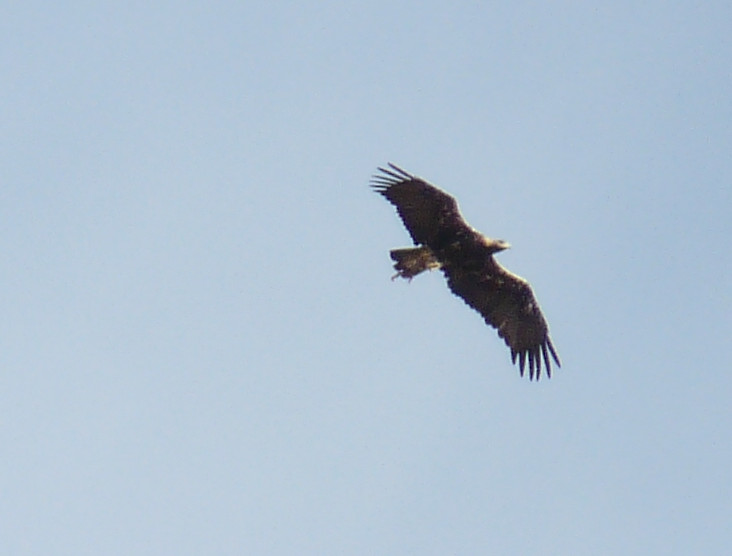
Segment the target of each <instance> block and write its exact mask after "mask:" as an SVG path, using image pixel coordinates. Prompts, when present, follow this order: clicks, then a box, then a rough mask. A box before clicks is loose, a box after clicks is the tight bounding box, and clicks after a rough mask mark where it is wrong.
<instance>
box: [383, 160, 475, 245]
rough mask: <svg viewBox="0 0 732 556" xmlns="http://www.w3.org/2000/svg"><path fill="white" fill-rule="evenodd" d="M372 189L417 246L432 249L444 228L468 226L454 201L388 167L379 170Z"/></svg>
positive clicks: (404, 173) (438, 191) (443, 193)
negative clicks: (400, 220)
mask: <svg viewBox="0 0 732 556" xmlns="http://www.w3.org/2000/svg"><path fill="white" fill-rule="evenodd" d="M379 171H380V172H381V173H380V174H376V175H375V176H374V177H373V178H372V179H371V186H372V187H373V188H374V189H375V190H376V191H377V192H379V193H381V194H382V195H383V196H384V197H385V198H386V199H387V200H388V201H389V202H390V203H391V204H392V205H394V206H395V207H396V209H397V212H398V213H399V216H400V217H401V219H402V222H404V226H406V228H407V231H408V232H409V235H410V236H412V240H413V241H414V243H415V245H420V244H422V245H430V246H431V245H432V244H433V242H434V241H435V238H436V237H437V236H438V235H439V234H441V233H444V232H445V227H455V226H466V224H465V223H464V221H463V219H462V217H461V216H460V212H459V210H458V206H457V202H456V201H455V199H454V198H453V197H451V196H450V195H448V194H447V193H445V192H444V191H441V190H440V189H438V188H436V187H435V186H434V185H430V184H429V183H427V182H426V181H424V180H423V179H421V178H418V177H416V176H413V175H411V174H409V173H408V172H405V171H404V170H402V169H401V168H399V167H398V166H395V165H394V164H391V163H389V167H388V168H379Z"/></svg>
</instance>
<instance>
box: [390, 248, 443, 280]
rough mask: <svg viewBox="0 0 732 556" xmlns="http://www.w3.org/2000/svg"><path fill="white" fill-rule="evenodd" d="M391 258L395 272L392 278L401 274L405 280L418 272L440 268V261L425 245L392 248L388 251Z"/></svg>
mask: <svg viewBox="0 0 732 556" xmlns="http://www.w3.org/2000/svg"><path fill="white" fill-rule="evenodd" d="M389 255H390V256H391V260H393V261H394V269H395V270H396V271H397V273H396V274H395V275H394V276H392V277H391V279H392V280H394V279H395V278H396V277H397V276H401V277H402V278H405V279H407V280H411V279H412V278H414V277H415V276H417V274H419V273H420V272H424V271H425V270H432V269H435V268H440V266H441V265H440V261H438V260H437V257H435V254H434V253H433V252H432V250H431V249H430V248H429V247H427V246H424V245H422V246H420V247H404V248H402V249H392V250H391V251H389Z"/></svg>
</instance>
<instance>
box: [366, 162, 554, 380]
mask: <svg viewBox="0 0 732 556" xmlns="http://www.w3.org/2000/svg"><path fill="white" fill-rule="evenodd" d="M378 170H379V172H380V173H377V174H375V175H374V176H373V177H372V179H371V184H370V185H371V187H372V188H373V189H374V190H375V191H376V192H377V193H379V194H381V195H383V196H384V197H385V198H386V200H387V201H389V202H390V203H391V204H392V205H394V206H395V207H396V210H397V212H398V213H399V217H400V218H401V220H402V222H403V223H404V226H405V227H406V228H407V231H408V232H409V235H410V236H411V238H412V241H413V242H414V245H415V246H416V247H406V248H400V249H392V250H391V251H390V252H389V254H390V256H391V259H392V260H393V261H394V269H395V270H396V271H397V273H396V274H395V275H394V276H392V280H394V279H395V278H397V277H401V278H404V279H407V280H409V281H411V280H412V278H414V277H415V276H417V275H418V274H420V273H421V272H424V271H426V270H433V269H436V268H439V269H440V270H442V272H443V273H444V275H445V278H446V279H447V285H448V287H449V288H450V290H451V291H452V293H454V294H455V295H457V296H458V297H460V298H462V299H463V301H465V303H466V304H467V305H468V306H470V307H472V308H473V309H475V310H476V311H477V312H478V313H480V315H481V316H482V317H483V319H484V320H485V322H486V323H487V324H488V325H489V326H492V327H493V328H496V329H497V331H498V336H499V337H501V338H503V340H504V341H505V342H506V345H507V346H508V347H509V349H510V350H511V361H512V363H514V364H516V361H517V360H518V366H519V372H520V374H521V376H524V369H525V367H526V363H527V361H528V370H529V379H530V380H533V379H534V377H536V379H537V380H539V378H540V375H541V368H542V361H543V366H544V369H545V372H546V376H547V377H548V378H549V377H551V373H552V367H551V359H553V360H554V362H555V363H556V364H557V366H558V367H561V363H560V361H559V356H558V355H557V351H556V350H555V349H554V345H553V344H552V341H551V339H550V338H549V328H548V326H547V323H546V320H545V319H544V316H543V315H542V313H541V310H540V309H539V304H538V303H537V301H536V298H535V297H534V293H533V291H532V290H531V286H530V285H529V283H528V282H527V281H526V280H524V279H523V278H521V277H519V276H516V275H515V274H513V273H511V272H509V271H508V270H506V269H505V268H503V267H502V266H501V265H500V264H498V262H496V260H495V259H494V257H493V255H494V254H496V253H498V252H500V251H503V250H504V249H508V248H509V247H510V245H509V244H508V243H506V242H505V241H503V240H501V239H492V238H489V237H487V236H484V235H483V234H481V233H480V232H478V231H477V230H475V229H473V228H472V227H471V226H470V225H469V224H468V223H467V222H466V221H465V220H464V219H463V217H462V216H461V214H460V211H459V209H458V205H457V201H456V200H455V198H454V197H452V196H450V195H448V194H447V193H445V192H444V191H442V190H440V189H438V188H437V187H435V186H434V185H431V184H429V183H428V182H426V181H425V180H423V179H422V178H419V177H417V176H414V175H412V174H410V173H409V172H406V171H405V170H402V169H401V168H399V167H398V166H396V165H394V164H392V163H388V168H382V167H379V168H378ZM550 354H551V359H550V357H549V356H550Z"/></svg>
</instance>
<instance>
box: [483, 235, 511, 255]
mask: <svg viewBox="0 0 732 556" xmlns="http://www.w3.org/2000/svg"><path fill="white" fill-rule="evenodd" d="M483 241H484V242H485V244H486V247H488V249H489V250H490V252H491V255H492V254H493V253H498V252H500V251H504V250H506V249H510V248H511V244H510V243H508V242H507V241H504V240H502V239H492V238H489V237H483Z"/></svg>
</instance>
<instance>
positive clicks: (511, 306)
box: [443, 260, 561, 380]
mask: <svg viewBox="0 0 732 556" xmlns="http://www.w3.org/2000/svg"><path fill="white" fill-rule="evenodd" d="M443 272H444V273H445V276H446V277H447V283H448V286H449V287H450V289H451V290H452V292H453V293H454V294H455V295H457V296H459V297H461V298H462V299H463V300H464V301H465V303H467V304H468V305H469V306H470V307H472V308H473V309H475V310H476V311H478V312H479V313H480V314H481V315H482V316H483V318H484V319H485V322H486V323H487V324H489V325H490V326H492V327H494V328H496V329H497V330H498V335H499V336H500V337H501V338H503V339H504V341H505V342H506V345H507V346H508V347H509V348H510V349H511V359H512V361H513V362H514V363H515V362H516V359H517V358H518V362H519V369H520V372H521V376H523V374H524V368H525V365H526V361H527V360H528V363H529V365H528V366H529V378H531V379H533V378H534V376H536V379H537V380H538V379H539V376H540V374H541V367H542V359H543V361H544V368H545V370H546V375H547V377H551V372H552V368H551V361H550V357H549V355H550V354H551V358H552V359H554V362H555V363H556V364H557V366H561V363H560V361H559V357H558V356H557V353H556V351H555V349H554V346H553V345H552V342H551V339H550V338H549V333H548V327H547V324H546V321H545V320H544V316H543V315H542V314H541V310H540V309H539V305H538V303H537V302H536V299H535V297H534V293H533V292H532V291H531V287H530V286H529V284H528V282H526V281H525V280H524V279H522V278H520V277H518V276H516V275H515V274H511V273H510V272H508V271H507V270H506V269H504V268H503V267H501V266H500V265H499V264H498V263H496V262H495V260H491V263H490V269H484V270H483V271H466V270H465V269H464V268H462V267H460V266H455V265H445V266H444V267H443Z"/></svg>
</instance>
